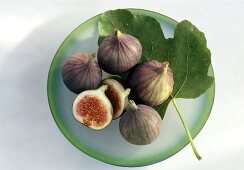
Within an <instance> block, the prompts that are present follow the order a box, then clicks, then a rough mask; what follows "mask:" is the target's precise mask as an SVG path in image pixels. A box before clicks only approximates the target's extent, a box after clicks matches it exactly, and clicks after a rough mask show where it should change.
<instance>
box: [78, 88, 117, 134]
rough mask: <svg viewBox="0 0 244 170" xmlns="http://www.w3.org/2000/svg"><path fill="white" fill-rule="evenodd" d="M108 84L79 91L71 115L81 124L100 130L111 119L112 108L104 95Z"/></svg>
mask: <svg viewBox="0 0 244 170" xmlns="http://www.w3.org/2000/svg"><path fill="white" fill-rule="evenodd" d="M107 88H108V85H103V86H101V87H100V88H98V89H96V90H86V91H83V92H82V93H80V94H79V95H78V96H77V97H76V99H75V100H74V103H73V115H74V117H75V119H76V120H77V121H79V122H80V123H81V124H83V125H85V126H87V127H89V128H91V129H94V130H100V129H103V128H105V127H106V126H107V125H109V123H110V122H111V120H112V113H113V108H112V104H111V103H110V101H109V99H108V98H107V96H106V95H105V91H106V90H107Z"/></svg>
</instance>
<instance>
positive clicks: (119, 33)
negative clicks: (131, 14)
mask: <svg viewBox="0 0 244 170" xmlns="http://www.w3.org/2000/svg"><path fill="white" fill-rule="evenodd" d="M114 35H115V36H116V37H117V38H118V37H119V36H120V35H121V32H120V31H119V30H115V33H114Z"/></svg>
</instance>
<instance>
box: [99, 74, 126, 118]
mask: <svg viewBox="0 0 244 170" xmlns="http://www.w3.org/2000/svg"><path fill="white" fill-rule="evenodd" d="M102 84H106V85H108V89H107V90H106V91H105V95H106V96H107V97H108V99H109V100H110V102H111V103H112V106H113V119H116V118H118V117H119V116H120V115H121V114H122V113H123V111H124V109H126V107H127V105H128V95H129V94H130V89H129V88H127V89H126V90H125V88H124V87H123V86H122V84H120V82H118V81H117V80H114V79H111V78H108V79H105V80H103V81H102Z"/></svg>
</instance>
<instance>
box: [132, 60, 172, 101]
mask: <svg viewBox="0 0 244 170" xmlns="http://www.w3.org/2000/svg"><path fill="white" fill-rule="evenodd" d="M173 85H174V80H173V73H172V70H171V69H170V67H169V62H168V61H164V62H162V63H161V62H159V61H157V60H150V61H147V62H145V63H142V64H139V65H137V66H136V67H135V68H134V70H133V71H132V73H131V75H130V76H129V86H130V88H131V89H133V92H134V93H133V94H134V95H135V96H136V97H137V98H138V99H140V100H141V101H143V102H144V103H145V104H147V105H150V106H154V105H159V104H162V103H163V102H164V101H165V100H167V98H168V97H169V96H170V95H171V93H172V90H173Z"/></svg>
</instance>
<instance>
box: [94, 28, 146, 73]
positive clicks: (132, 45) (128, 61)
mask: <svg viewBox="0 0 244 170" xmlns="http://www.w3.org/2000/svg"><path fill="white" fill-rule="evenodd" d="M141 54H142V46H141V43H140V41H139V40H138V39H137V38H135V37H133V36H131V35H129V34H125V33H122V32H120V31H116V32H115V33H114V34H112V35H110V36H107V37H105V38H104V40H103V41H102V42H101V44H100V46H99V48H98V52H97V59H98V64H99V66H100V67H101V68H102V69H103V70H104V71H106V72H108V73H112V74H118V73H124V72H126V71H128V70H129V69H130V68H132V67H133V66H134V65H136V64H137V63H138V62H139V61H140V59H141Z"/></svg>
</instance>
